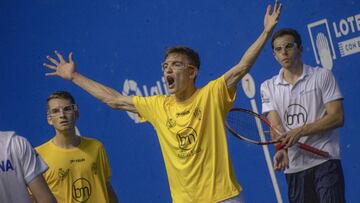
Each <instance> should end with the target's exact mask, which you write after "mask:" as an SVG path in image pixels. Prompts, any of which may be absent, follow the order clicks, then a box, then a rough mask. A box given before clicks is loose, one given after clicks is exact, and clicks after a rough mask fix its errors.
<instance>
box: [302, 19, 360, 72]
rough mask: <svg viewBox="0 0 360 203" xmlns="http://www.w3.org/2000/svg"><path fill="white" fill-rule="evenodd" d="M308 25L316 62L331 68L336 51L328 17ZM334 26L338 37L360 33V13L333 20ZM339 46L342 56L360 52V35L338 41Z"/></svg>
mask: <svg viewBox="0 0 360 203" xmlns="http://www.w3.org/2000/svg"><path fill="white" fill-rule="evenodd" d="M307 27H308V31H309V35H310V40H311V45H312V48H313V52H314V55H315V60H316V63H317V64H321V65H322V66H323V67H324V68H327V69H329V70H331V69H332V67H333V60H335V59H336V53H335V49H334V43H333V39H332V37H331V32H330V28H329V23H328V21H327V19H322V20H319V21H316V22H313V23H310V24H308V25H307ZM332 27H333V32H334V33H335V37H336V38H341V37H345V36H348V35H349V34H353V33H358V32H360V14H357V15H354V16H350V17H347V18H345V19H340V21H339V22H333V23H332ZM338 48H339V52H340V56H341V57H345V56H348V55H352V54H355V53H358V52H360V36H357V37H354V38H352V39H348V40H345V41H341V42H338Z"/></svg>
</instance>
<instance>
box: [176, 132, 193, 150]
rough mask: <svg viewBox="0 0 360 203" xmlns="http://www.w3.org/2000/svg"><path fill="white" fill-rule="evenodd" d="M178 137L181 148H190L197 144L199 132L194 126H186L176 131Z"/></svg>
mask: <svg viewBox="0 0 360 203" xmlns="http://www.w3.org/2000/svg"><path fill="white" fill-rule="evenodd" d="M176 138H177V141H178V143H179V148H180V149H182V150H190V149H192V148H194V146H195V143H196V139H197V133H196V131H195V130H194V129H193V128H190V127H186V128H183V129H182V130H180V131H179V132H177V133H176Z"/></svg>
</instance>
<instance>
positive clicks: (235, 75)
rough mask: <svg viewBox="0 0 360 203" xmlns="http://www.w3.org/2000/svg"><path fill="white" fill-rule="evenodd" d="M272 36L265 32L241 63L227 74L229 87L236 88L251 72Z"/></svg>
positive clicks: (248, 50) (246, 53) (249, 49)
mask: <svg viewBox="0 0 360 203" xmlns="http://www.w3.org/2000/svg"><path fill="white" fill-rule="evenodd" d="M270 36H271V33H270V32H266V31H263V32H262V33H261V34H260V36H259V37H258V38H257V40H256V41H255V42H254V43H253V44H252V45H251V46H250V47H249V48H248V49H247V50H246V52H245V54H244V55H243V57H242V58H241V60H240V62H239V63H238V64H236V65H235V66H234V67H233V68H231V70H230V71H228V72H227V73H226V74H225V79H226V81H227V84H228V87H234V86H236V84H237V83H238V82H239V81H240V80H241V78H243V77H244V76H245V75H246V74H247V73H248V72H249V71H250V69H251V67H252V66H253V65H254V63H255V61H256V59H257V58H258V56H259V55H260V52H261V50H262V49H263V47H264V45H265V43H266V41H267V40H268V39H269V37H270Z"/></svg>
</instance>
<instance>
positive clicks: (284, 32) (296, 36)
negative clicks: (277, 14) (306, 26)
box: [271, 28, 301, 49]
mask: <svg viewBox="0 0 360 203" xmlns="http://www.w3.org/2000/svg"><path fill="white" fill-rule="evenodd" d="M284 35H291V36H293V37H294V39H295V43H296V44H297V46H298V47H301V36H300V34H299V33H298V32H297V31H296V30H295V29H292V28H282V29H280V30H278V31H277V32H276V33H275V34H274V35H273V36H272V39H271V48H272V49H274V41H275V39H276V38H279V37H282V36H284Z"/></svg>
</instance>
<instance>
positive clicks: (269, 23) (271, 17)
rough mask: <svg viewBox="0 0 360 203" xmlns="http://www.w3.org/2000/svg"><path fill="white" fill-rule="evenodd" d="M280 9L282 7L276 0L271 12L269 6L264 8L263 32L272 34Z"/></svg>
mask: <svg viewBox="0 0 360 203" xmlns="http://www.w3.org/2000/svg"><path fill="white" fill-rule="evenodd" d="M281 7H282V5H281V4H280V3H279V2H278V0H276V2H275V5H274V9H273V11H272V13H271V14H270V12H271V5H268V6H267V8H266V14H265V17H264V30H265V32H270V33H271V32H272V31H273V29H274V28H275V26H276V24H277V23H278V19H279V16H280V13H281Z"/></svg>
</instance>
